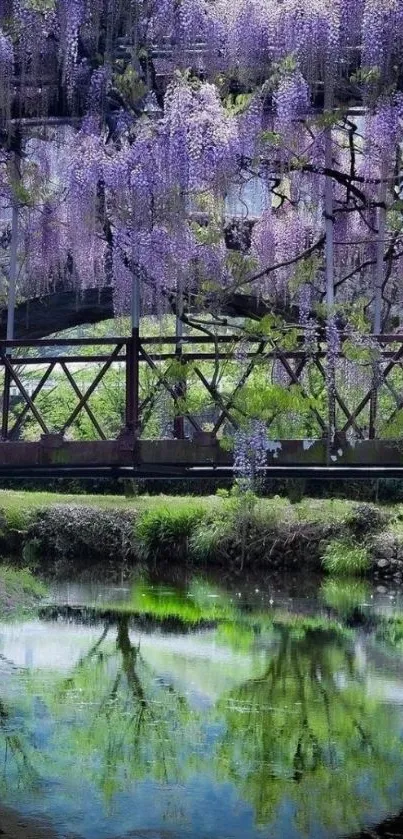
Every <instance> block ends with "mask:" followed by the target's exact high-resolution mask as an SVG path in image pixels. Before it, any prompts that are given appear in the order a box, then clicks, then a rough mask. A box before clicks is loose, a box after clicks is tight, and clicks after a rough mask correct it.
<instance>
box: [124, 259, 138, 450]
mask: <svg viewBox="0 0 403 839" xmlns="http://www.w3.org/2000/svg"><path fill="white" fill-rule="evenodd" d="M131 327H132V334H131V338H129V340H128V342H127V362H126V430H127V431H128V432H129V433H130V434H135V435H137V434H138V433H139V428H140V417H139V358H140V280H139V276H138V273H137V271H134V272H133V279H132V299H131Z"/></svg>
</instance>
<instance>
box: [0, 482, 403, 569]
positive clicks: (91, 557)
mask: <svg viewBox="0 0 403 839" xmlns="http://www.w3.org/2000/svg"><path fill="white" fill-rule="evenodd" d="M0 554H1V555H2V556H3V557H4V558H7V557H8V556H10V555H12V556H13V557H14V558H15V562H17V563H20V565H24V566H26V565H28V566H29V567H30V568H31V569H33V570H36V571H40V572H43V573H44V574H46V575H52V576H56V577H59V578H63V577H64V578H68V577H70V578H71V577H72V576H74V577H75V578H77V575H79V576H80V577H81V579H85V578H87V579H88V578H97V577H98V578H102V577H103V578H105V577H108V576H110V577H111V578H112V577H116V576H122V575H124V576H129V575H130V574H131V573H132V571H133V570H134V569H135V568H136V567H138V566H143V567H144V566H151V567H158V566H160V565H166V564H168V565H173V564H176V565H179V564H185V563H189V564H190V565H191V566H192V567H200V568H202V567H208V566H213V565H215V566H217V565H218V566H222V567H225V568H233V569H236V570H243V569H244V568H245V569H247V568H259V567H264V568H266V569H274V570H289V569H292V570H297V569H300V568H301V569H308V570H315V571H318V570H323V571H324V572H327V573H330V574H332V575H335V574H336V575H337V574H340V575H351V574H357V575H365V574H370V573H374V574H378V575H380V576H392V577H395V578H396V581H397V582H398V581H399V577H401V578H402V580H403V505H395V506H394V507H386V506H385V507H379V506H376V505H372V504H371V505H370V504H357V503H355V502H352V501H348V500H339V499H310V498H304V499H303V500H302V501H300V502H299V503H296V504H291V503H290V501H289V500H288V499H285V498H280V497H278V496H275V497H274V498H271V499H267V498H264V499H258V498H256V497H254V496H253V495H242V496H237V495H229V494H228V493H225V492H219V493H218V494H217V495H214V496H213V495H211V496H204V497H200V498H196V497H191V496H183V497H180V496H175V497H172V496H145V495H143V496H135V497H133V498H128V499H126V498H123V497H121V496H99V495H94V496H91V495H86V496H84V495H76V496H75V495H57V494H51V493H25V492H0Z"/></svg>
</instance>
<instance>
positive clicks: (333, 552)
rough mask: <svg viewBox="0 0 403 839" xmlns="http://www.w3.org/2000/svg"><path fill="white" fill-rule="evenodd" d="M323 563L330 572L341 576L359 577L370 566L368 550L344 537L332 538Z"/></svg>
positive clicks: (324, 553)
mask: <svg viewBox="0 0 403 839" xmlns="http://www.w3.org/2000/svg"><path fill="white" fill-rule="evenodd" d="M322 564H323V567H324V569H325V571H327V572H328V573H329V574H335V575H336V576H341V577H358V576H360V575H361V574H365V573H366V572H367V571H368V570H369V567H370V559H369V555H368V550H367V548H365V547H362V548H360V547H359V546H358V545H355V544H354V543H353V542H349V541H347V539H346V540H344V539H332V540H331V541H330V542H328V544H327V545H326V547H325V549H324V551H323V555H322Z"/></svg>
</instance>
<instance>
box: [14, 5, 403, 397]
mask: <svg viewBox="0 0 403 839" xmlns="http://www.w3.org/2000/svg"><path fill="white" fill-rule="evenodd" d="M49 118H52V120H53V121H54V123H55V124H56V126H59V125H61V124H63V125H65V123H66V122H68V124H69V128H68V129H66V128H63V129H59V128H56V129H54V130H53V133H49V132H48V133H47V128H46V125H47V121H48V120H49ZM402 120H403V0H287V2H282V0H231V2H230V1H229V0H154V1H153V0H151V1H150V0H131V2H127V3H121V2H120V1H119V0H3V2H2V4H1V6H0V132H1V133H0V148H1V151H2V154H3V162H4V165H3V167H2V169H1V190H2V195H7V190H8V191H9V195H10V196H11V198H10V201H11V200H12V199H13V196H14V200H15V197H16V196H17V198H18V201H19V205H20V210H21V215H22V216H23V228H22V229H23V231H24V240H23V242H22V243H21V262H22V264H23V270H22V272H21V277H22V281H21V289H22V291H23V293H24V294H28V293H31V294H32V293H37V292H39V293H43V292H44V291H46V289H47V288H53V287H55V285H58V284H59V285H60V283H62V284H66V283H67V284H70V285H73V286H74V285H75V286H77V287H79V288H81V287H84V286H87V287H88V286H93V285H102V284H104V283H105V282H108V283H110V282H113V284H114V288H115V303H116V308H117V310H119V311H125V310H126V309H127V308H128V305H129V301H130V293H131V283H132V278H133V275H134V274H135V275H136V276H137V277H140V278H141V289H142V299H143V305H145V306H148V307H149V308H151V309H153V310H154V311H157V309H158V311H160V310H161V306H162V302H161V301H164V300H169V299H171V297H172V294H174V293H176V292H177V291H178V289H180V292H181V294H183V293H186V294H187V295H188V298H189V299H191V300H195V299H198V300H199V301H200V300H202V299H203V295H205V299H206V300H207V299H208V300H210V301H211V300H212V299H214V300H215V301H217V298H219V300H220V301H221V302H222V300H223V299H228V298H229V297H231V295H233V294H239V293H241V294H248V295H249V294H253V295H255V296H257V297H258V298H259V299H263V300H264V301H265V303H266V304H267V305H268V306H273V307H275V309H276V311H277V312H278V311H283V312H284V317H285V321H286V322H287V318H288V319H289V316H290V315H289V313H290V312H291V311H295V309H296V310H297V311H298V312H299V315H298V318H297V321H298V323H299V325H300V327H301V329H302V330H304V331H305V346H306V348H307V349H309V348H310V347H312V346H313V344H314V340H315V326H316V325H317V324H318V322H319V323H321V324H322V325H323V318H325V320H326V321H327V325H326V329H325V333H324V335H325V339H326V340H327V341H328V344H329V348H330V359H332V358H334V363H333V362H332V360H330V364H329V370H328V388H329V393H330V394H332V393H333V391H334V382H335V375H336V370H335V368H336V357H337V347H338V346H339V341H340V336H339V332H340V329H341V328H343V329H348V328H349V318H350V309H349V307H350V306H351V305H352V304H354V302H355V301H356V300H357V298H360V299H362V300H363V301H364V311H365V317H366V318H367V322H368V324H369V328H370V329H371V328H372V329H375V330H376V331H379V329H388V328H390V321H391V318H395V319H396V317H398V316H399V306H400V302H401V300H402V287H401V286H402V283H401V275H402V258H403V224H402V198H401V174H402V168H401V143H402V140H403V131H402ZM39 123H40V124H41V125H42V126H44V128H43V134H42V135H41V141H42V147H41V152H40V153H39V152H38V144H36V145H35V144H34V146H33V147H30V146H29V143H28V139H27V138H28V136H29V131H30V125H31V124H34V125H35V130H38V128H37V126H38V124H39ZM61 131H62V134H60V132H61ZM58 132H59V134H58ZM57 137H58V142H59V148H60V149H63V152H62V153H60V154H58V155H56V157H55V155H54V148H55V143H56V141H57ZM60 137H61V139H60ZM44 149H46V152H45V153H44ZM13 155H18V156H19V160H20V162H21V166H20V169H21V178H22V181H21V184H19V185H18V189H17V187H16V184H15V182H14V181H13V178H12V176H11V175H10V172H11V170H12V167H10V166H9V165H8V163H7V160H9V161H10V160H12V158H13ZM248 182H250V183H251V184H252V183H253V184H256V183H259V185H260V194H261V195H265V201H264V207H263V209H262V206H261V205H260V207H259V209H258V210H257V209H256V207H255V205H254V203H253V200H245V199H244V198H243V197H240V200H239V202H238V204H239V208H238V219H237V220H236V222H237V224H238V228H237V229H238V231H239V230H242V231H243V232H242V235H238V236H237V237H235V236H233V238H232V245H231V247H229V242H230V239H231V237H230V234H229V228H231V223H232V222H233V220H232V219H231V218H230V217H229V213H228V204H227V196H228V194H230V193H231V190H232V191H233V190H234V187H236V185H237V184H242V190H243V193H242V194H244V192H245V184H246V185H247V184H248ZM22 187H23V188H22ZM233 229H235V228H233ZM245 231H246V232H245ZM231 248H232V249H231ZM22 251H23V253H22ZM201 305H202V304H201ZM209 305H210V304H209ZM214 305H215V304H214Z"/></svg>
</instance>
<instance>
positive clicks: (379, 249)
mask: <svg viewBox="0 0 403 839" xmlns="http://www.w3.org/2000/svg"><path fill="white" fill-rule="evenodd" d="M387 177H388V165H387V161H386V160H385V159H384V160H383V161H382V166H381V185H380V190H379V207H378V213H377V216H378V224H377V227H378V232H377V241H376V263H375V274H374V317H373V325H372V328H373V332H374V334H375V335H380V334H381V332H382V291H383V280H384V275H385V270H384V264H385V262H384V254H385V234H386V200H387ZM379 384H380V370H379V363H378V361H377V360H375V361H374V363H373V365H372V390H371V400H370V407H369V439H370V440H373V439H374V438H375V435H376V418H377V411H378V388H379Z"/></svg>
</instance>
